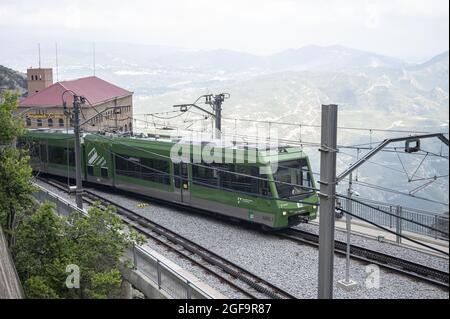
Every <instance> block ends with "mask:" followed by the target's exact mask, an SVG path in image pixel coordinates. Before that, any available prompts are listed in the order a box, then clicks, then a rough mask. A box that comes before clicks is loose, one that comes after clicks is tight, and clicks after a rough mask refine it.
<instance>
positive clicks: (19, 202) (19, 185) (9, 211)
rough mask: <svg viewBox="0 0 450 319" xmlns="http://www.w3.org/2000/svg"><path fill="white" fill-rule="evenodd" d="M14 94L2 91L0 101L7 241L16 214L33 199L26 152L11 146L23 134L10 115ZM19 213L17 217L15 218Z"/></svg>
mask: <svg viewBox="0 0 450 319" xmlns="http://www.w3.org/2000/svg"><path fill="white" fill-rule="evenodd" d="M17 98H18V95H17V94H15V93H12V92H9V91H6V92H4V94H3V95H2V97H1V102H0V226H3V227H4V229H5V234H6V237H7V240H8V245H9V246H10V247H11V246H13V244H14V232H15V229H16V227H17V225H18V222H19V220H20V216H21V214H22V213H24V212H25V211H26V210H27V209H28V208H29V207H30V206H31V205H32V203H33V199H32V196H31V194H32V192H33V189H34V188H33V187H32V185H31V184H30V182H29V181H30V179H31V176H32V170H31V167H30V166H29V156H28V155H27V154H26V152H25V151H23V150H19V149H16V148H15V145H14V141H15V139H16V138H17V137H18V136H20V135H21V134H23V132H24V129H23V124H22V121H21V120H20V119H18V118H14V117H13V111H14V110H15V109H16V107H17ZM18 217H19V218H18Z"/></svg>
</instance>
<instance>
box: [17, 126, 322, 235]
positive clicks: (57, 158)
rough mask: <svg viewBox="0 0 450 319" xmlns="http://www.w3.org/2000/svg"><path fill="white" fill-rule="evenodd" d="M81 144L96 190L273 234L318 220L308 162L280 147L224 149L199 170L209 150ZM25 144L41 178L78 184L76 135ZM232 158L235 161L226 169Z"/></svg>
mask: <svg viewBox="0 0 450 319" xmlns="http://www.w3.org/2000/svg"><path fill="white" fill-rule="evenodd" d="M81 140H82V170H83V173H82V176H83V181H86V182H89V183H95V184H101V185H106V186H110V187H113V188H116V189H119V190H125V191H128V192H134V193H139V194H141V195H145V196H148V197H152V198H157V199H160V200H163V201H166V202H172V203H176V204H181V205H184V206H188V207H192V208H198V209H201V210H206V211H210V212H213V213H218V214H222V215H226V216H229V217H232V218H235V219H240V220H245V221H249V222H251V223H257V224H260V225H261V226H262V227H263V228H266V229H268V228H269V229H281V228H286V227H291V226H293V225H297V224H299V223H301V222H308V221H310V220H312V219H315V218H316V215H317V204H318V196H317V193H316V191H315V188H316V187H315V182H314V179H313V175H312V172H311V167H310V163H309V159H308V157H307V156H306V154H305V153H304V152H303V151H302V150H301V149H300V148H297V147H288V146H286V147H277V149H276V151H275V153H274V151H273V150H272V151H271V152H268V150H267V149H263V150H262V149H258V148H255V147H250V146H248V145H247V146H245V145H244V146H242V145H241V146H240V145H238V144H233V145H231V146H218V147H215V148H214V149H213V153H211V152H210V153H209V155H211V156H213V158H214V160H213V161H210V160H209V161H201V162H198V161H197V162H196V161H194V159H193V156H195V155H192V154H196V153H195V151H197V152H198V151H200V152H202V151H205V145H204V143H201V142H200V143H195V142H184V141H182V140H173V139H172V140H171V139H164V138H161V137H159V136H154V137H149V136H146V137H144V136H143V135H141V136H139V137H138V136H120V135H108V134H92V133H84V134H83V136H82V139H81ZM18 143H19V147H24V148H28V149H29V152H30V156H31V160H30V164H31V166H32V168H33V170H34V171H37V172H41V173H46V174H51V175H57V176H62V177H70V178H74V177H75V153H74V135H73V132H70V131H69V132H66V131H64V130H54V129H53V130H49V129H37V130H29V131H28V132H27V134H26V135H25V136H24V137H23V138H21V139H20V140H19V141H18ZM175 144H176V145H175ZM174 145H175V146H174ZM176 147H180V148H184V149H186V148H188V149H189V150H190V151H191V155H189V156H190V160H187V159H186V157H184V160H183V161H180V162H178V161H175V160H171V158H173V154H171V150H172V151H173V149H176ZM230 154H231V155H232V157H233V158H234V160H233V161H232V162H231V163H227V162H226V161H225V159H226V156H230ZM171 155H172V156H171ZM183 156H184V155H183ZM255 156H256V158H257V161H254V162H255V163H250V161H249V158H250V157H255ZM275 157H276V158H275ZM275 161H277V164H276V166H275V165H274V162H275ZM293 184H294V185H293Z"/></svg>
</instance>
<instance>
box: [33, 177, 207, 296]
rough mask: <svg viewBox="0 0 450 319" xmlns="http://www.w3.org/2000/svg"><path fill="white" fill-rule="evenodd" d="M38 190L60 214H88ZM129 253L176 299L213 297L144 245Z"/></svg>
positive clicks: (137, 265)
mask: <svg viewBox="0 0 450 319" xmlns="http://www.w3.org/2000/svg"><path fill="white" fill-rule="evenodd" d="M34 186H35V187H36V191H35V192H34V193H33V196H34V197H35V198H36V200H37V201H38V202H40V203H43V202H45V201H48V202H51V203H54V204H55V205H56V209H55V210H56V212H57V214H59V215H64V216H68V215H69V214H70V213H72V212H74V211H76V212H79V213H81V214H83V215H85V216H86V215H87V212H86V210H81V209H79V208H78V207H77V206H76V205H75V204H73V203H72V202H70V201H68V200H66V199H65V198H63V197H61V196H59V195H58V194H56V193H53V192H51V191H49V190H47V189H45V188H44V187H42V186H41V185H38V184H34ZM127 255H132V258H133V263H134V267H135V268H136V269H137V270H139V271H140V272H141V273H142V274H144V275H145V276H146V277H147V278H148V279H149V280H151V281H152V282H153V283H154V284H155V286H157V287H158V288H159V289H161V290H163V291H164V292H166V293H167V294H168V295H169V296H170V297H172V298H174V299H213V298H214V296H212V295H211V294H209V293H208V292H207V291H205V290H203V289H202V288H200V287H198V286H197V285H196V284H195V283H194V282H192V280H190V279H189V278H187V277H186V276H184V275H183V274H181V273H179V272H178V271H176V270H175V269H173V268H172V267H170V265H168V264H167V263H165V262H164V261H162V260H161V259H160V258H158V257H156V256H155V255H153V254H151V253H150V252H149V251H147V250H145V249H144V248H143V247H141V246H138V245H135V246H134V247H133V248H132V249H131V251H129V252H128V253H127Z"/></svg>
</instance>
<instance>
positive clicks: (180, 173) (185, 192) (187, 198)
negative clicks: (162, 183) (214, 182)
mask: <svg viewBox="0 0 450 319" xmlns="http://www.w3.org/2000/svg"><path fill="white" fill-rule="evenodd" d="M173 177H174V185H175V193H176V194H177V195H178V201H180V202H182V203H187V204H189V203H190V202H191V193H190V191H189V179H188V165H187V164H186V163H174V164H173Z"/></svg>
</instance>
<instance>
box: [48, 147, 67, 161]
mask: <svg viewBox="0 0 450 319" xmlns="http://www.w3.org/2000/svg"><path fill="white" fill-rule="evenodd" d="M48 161H49V162H50V163H54V164H60V165H67V157H66V152H65V148H63V147H57V146H49V147H48Z"/></svg>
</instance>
